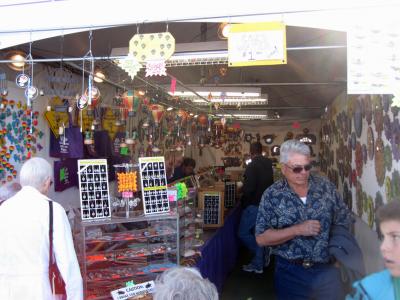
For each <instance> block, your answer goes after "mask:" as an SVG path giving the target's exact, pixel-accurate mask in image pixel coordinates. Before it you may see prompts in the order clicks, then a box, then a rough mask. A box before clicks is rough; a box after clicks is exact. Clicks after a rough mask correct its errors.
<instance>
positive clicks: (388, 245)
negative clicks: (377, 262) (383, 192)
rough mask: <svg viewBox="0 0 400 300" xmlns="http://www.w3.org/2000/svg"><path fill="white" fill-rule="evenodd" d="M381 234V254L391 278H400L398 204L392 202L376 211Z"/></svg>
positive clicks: (399, 215) (399, 209)
mask: <svg viewBox="0 0 400 300" xmlns="http://www.w3.org/2000/svg"><path fill="white" fill-rule="evenodd" d="M377 219H378V224H379V228H380V231H381V233H382V244H381V253H382V256H383V259H384V261H385V266H386V268H387V269H388V270H389V272H390V274H391V275H392V276H393V277H400V202H398V201H393V202H390V203H388V204H386V205H384V206H382V207H381V208H380V209H379V210H378V215H377Z"/></svg>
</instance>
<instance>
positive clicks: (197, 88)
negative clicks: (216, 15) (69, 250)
mask: <svg viewBox="0 0 400 300" xmlns="http://www.w3.org/2000/svg"><path fill="white" fill-rule="evenodd" d="M223 25H226V24H221V23H196V22H190V23H184V22H179V23H178V22H170V23H146V24H140V25H129V26H123V27H114V28H106V29H97V30H93V31H88V32H81V33H75V34H70V35H65V36H60V37H54V38H50V39H46V40H39V41H34V42H31V43H27V44H23V45H19V46H18V47H13V48H10V49H4V50H2V51H1V52H0V55H1V58H0V60H1V61H2V62H3V63H7V64H8V65H10V64H12V63H15V62H16V61H15V57H12V56H11V55H12V54H19V55H22V57H25V58H26V59H25V63H22V66H21V63H20V65H13V66H12V67H13V70H11V69H10V68H7V67H6V66H5V64H2V65H1V71H2V72H1V73H0V74H1V75H2V77H0V79H1V80H2V81H1V82H2V85H1V86H0V89H1V92H2V107H1V109H2V119H1V120H0V121H1V122H2V127H4V128H6V131H5V132H3V131H1V133H2V138H4V139H8V140H10V141H11V140H13V141H14V139H15V142H16V143H19V144H18V146H16V149H15V150H16V151H15V152H14V154H13V155H12V157H11V161H15V162H16V166H17V165H18V162H21V161H24V160H25V159H27V158H29V157H30V156H32V155H36V154H40V151H41V150H42V149H41V148H45V149H46V150H49V153H50V155H49V156H50V157H52V158H55V159H58V160H55V161H54V168H55V191H57V192H63V191H65V190H67V189H74V190H75V191H77V193H76V194H69V196H68V198H69V200H68V202H66V203H64V204H65V206H66V207H69V208H70V216H71V221H72V222H75V226H74V228H75V229H74V231H75V237H76V240H75V244H76V248H77V251H78V254H79V257H80V262H81V265H82V274H83V279H84V286H85V297H86V298H87V299H103V298H107V297H108V296H110V292H111V291H115V290H118V289H119V288H124V285H125V284H126V282H128V281H132V280H133V281H134V282H136V283H138V282H146V281H148V280H152V279H154V277H155V276H154V275H155V274H158V273H159V272H162V271H163V270H165V269H168V268H170V267H171V266H173V265H176V264H184V265H189V266H196V267H198V268H199V269H200V271H201V272H202V275H203V276H205V277H207V278H209V279H210V280H211V281H212V282H213V283H214V284H215V285H216V286H217V289H218V290H219V292H221V291H222V286H223V283H224V281H225V279H226V277H227V276H228V274H229V272H230V271H231V270H232V268H233V267H234V265H235V262H236V259H237V255H238V248H239V242H238V239H237V236H236V233H237V226H238V220H239V217H240V206H239V205H238V199H239V197H240V191H239V190H237V189H236V186H237V182H240V181H241V180H242V174H243V167H245V166H246V162H247V160H248V159H249V157H248V146H249V144H250V143H251V142H254V141H260V142H261V143H262V145H263V152H264V154H266V155H267V156H270V157H272V158H275V160H276V158H277V157H278V155H279V144H280V143H281V142H282V141H283V140H286V139H290V138H298V139H301V140H303V141H305V142H306V143H307V144H309V145H310V146H311V147H315V149H314V151H315V153H318V150H319V149H318V147H319V144H318V143H317V138H316V136H318V134H319V132H318V130H319V127H318V125H319V124H320V119H321V117H322V116H323V115H324V114H325V113H326V108H327V107H328V106H329V105H331V103H332V101H334V100H335V98H336V97H337V96H338V95H339V94H341V93H343V92H344V91H345V88H346V34H345V33H343V32H338V31H330V30H322V29H315V28H303V27H294V26H286V27H285V30H286V32H285V35H284V36H285V41H286V46H287V58H286V56H285V59H284V63H283V64H278V65H261V66H237V67H233V66H230V63H229V57H228V41H227V39H226V37H225V36H223ZM267 46H269V45H267ZM17 51H18V52H17ZM241 51H242V52H243V53H245V52H246V51H247V50H246V49H242V50H241ZM243 55H245V54H243ZM246 55H247V54H246ZM148 57H151V58H153V59H148ZM3 74H4V75H3ZM9 82H15V83H16V84H17V86H18V87H19V88H24V89H25V97H26V99H27V100H28V101H27V103H25V102H23V101H18V100H12V99H11V98H10V97H9V96H11V95H12V96H13V97H15V98H16V97H20V96H19V94H18V93H15V95H14V94H12V90H13V89H15V88H12V87H11V86H10V83H9ZM42 97H45V98H46V99H47V101H42V99H44V98H42ZM12 101H13V102H12ZM14 112H15V117H14ZM39 112H40V113H43V115H44V117H45V118H44V119H45V121H46V122H47V124H48V128H50V129H48V128H45V127H44V126H42V127H41V126H40V122H42V120H40V122H39V119H40V118H38V115H40V113H39ZM19 117H20V118H21V121H19V120H18V118H19ZM9 120H12V122H15V127H16V128H17V127H18V126H19V125H20V122H22V123H24V124H25V125H24V131H23V133H21V132H19V131H18V130H17V132H15V134H13V136H12V137H10V136H9V135H10V134H11V132H12V130H13V129H12V127H9V128H7V126H8V125H7V124H11V123H10V122H9ZM315 122H316V123H315ZM3 123H4V125H3ZM22 123H21V124H22ZM13 124H14V123H13ZM315 124H318V125H317V126H315ZM22 125H23V124H22ZM22 125H21V126H22ZM10 126H11V125H10ZM307 127H308V128H307ZM283 128H285V131H284V132H282V130H283ZM45 129H47V132H48V133H49V134H48V138H47V136H46V138H47V141H43V142H40V141H42V138H43V135H44V131H45ZM293 131H295V133H294V132H293ZM28 136H29V137H28ZM40 143H42V144H44V145H45V147H42V146H40V147H39V145H41V144H40ZM1 145H4V146H6V145H7V147H8V143H6V142H4V143H3V142H2V144H1ZM28 145H29V147H28ZM46 146H47V147H46ZM10 147H11V146H10ZM20 148H21V149H20ZM10 151H11V148H10ZM12 152H13V151H11V152H7V153H10V155H11V154H12ZM14 155H15V156H14ZM183 156H190V157H193V158H195V160H196V161H197V172H196V175H194V176H190V177H186V178H184V179H182V180H179V181H177V182H174V183H173V184H172V185H170V186H168V188H167V179H168V178H170V176H171V172H173V170H174V167H177V166H179V162H180V159H181V158H182V157H183ZM77 161H78V162H77ZM15 169H17V167H15ZM7 170H8V169H7ZM13 170H14V167H13V168H11V167H10V170H9V171H10V174H11V175H8V173H6V172H2V173H1V174H2V178H1V179H2V180H3V181H6V180H8V177H7V176H11V180H12V179H13V178H15V177H16V172H13ZM7 172H8V171H7ZM75 174H78V176H75ZM276 175H277V176H276V178H278V177H279V173H278V172H277V174H276ZM114 179H115V184H113V182H112V181H113V180H114ZM239 185H240V184H239ZM71 195H73V197H71ZM55 197H57V194H55ZM74 197H76V199H73V198H74ZM60 199H61V197H60ZM79 200H80V201H79ZM78 201H79V203H78ZM166 212H167V214H165V213H166ZM168 212H169V213H168ZM73 214H75V215H76V218H74V216H73ZM111 217H112V218H111ZM110 218H111V219H110ZM94 221H95V222H94ZM221 245H223V246H222V247H221Z"/></svg>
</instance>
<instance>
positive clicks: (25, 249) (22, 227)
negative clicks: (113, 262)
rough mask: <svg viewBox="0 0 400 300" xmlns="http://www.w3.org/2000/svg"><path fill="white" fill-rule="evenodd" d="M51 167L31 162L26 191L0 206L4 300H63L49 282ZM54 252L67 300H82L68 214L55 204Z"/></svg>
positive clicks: (0, 293) (0, 291) (0, 294)
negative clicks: (48, 195) (49, 193)
mask: <svg viewBox="0 0 400 300" xmlns="http://www.w3.org/2000/svg"><path fill="white" fill-rule="evenodd" d="M52 172H53V171H52V167H51V165H50V164H49V163H48V162H47V161H46V160H44V159H43V158H38V157H35V158H32V159H29V160H28V161H26V162H25V163H24V164H23V166H22V168H21V171H20V184H21V186H22V189H21V190H20V191H19V192H18V193H17V194H16V195H14V196H13V197H11V198H9V199H7V200H6V201H4V203H3V204H2V205H1V206H0V220H1V222H0V245H1V247H0V299H7V300H14V299H15V300H17V299H18V300H20V299H31V300H34V299H37V300H47V299H58V298H59V297H58V296H56V295H53V294H52V291H51V287H50V281H49V273H48V269H49V201H52V200H51V199H49V198H48V197H47V194H48V192H49V189H50V187H51V185H52ZM53 252H54V257H55V259H56V261H57V266H58V269H59V270H60V273H61V275H62V277H63V279H64V282H65V285H66V288H65V289H66V293H67V299H68V300H80V299H83V290H82V277H81V274H80V270H79V265H78V261H77V258H76V254H75V250H74V245H73V241H72V234H71V228H70V225H69V223H68V219H67V216H66V213H65V210H64V209H63V208H62V206H61V205H60V204H58V203H55V202H53Z"/></svg>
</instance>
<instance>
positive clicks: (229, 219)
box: [196, 206, 241, 293]
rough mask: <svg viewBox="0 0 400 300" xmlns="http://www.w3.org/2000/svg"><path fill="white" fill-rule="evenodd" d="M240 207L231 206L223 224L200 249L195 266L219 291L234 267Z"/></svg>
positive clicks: (237, 243) (237, 248)
mask: <svg viewBox="0 0 400 300" xmlns="http://www.w3.org/2000/svg"><path fill="white" fill-rule="evenodd" d="M240 215H241V207H240V206H236V207H235V208H233V209H232V210H231V211H230V212H229V214H228V215H227V216H226V218H225V222H224V226H222V227H220V228H218V229H217V230H216V231H215V232H214V233H213V234H212V235H211V237H210V238H209V239H208V240H207V241H206V243H205V244H204V245H203V247H202V249H201V255H202V256H201V259H200V260H199V261H198V262H197V264H196V267H197V268H198V269H199V270H200V272H201V275H203V277H205V278H208V279H209V280H210V281H211V282H212V283H214V284H215V286H216V287H217V289H218V292H219V293H221V291H222V287H223V284H224V282H225V280H226V278H227V276H228V274H229V272H230V271H232V269H233V268H234V266H235V264H236V260H237V257H238V252H239V238H238V234H237V233H238V226H239V221H240Z"/></svg>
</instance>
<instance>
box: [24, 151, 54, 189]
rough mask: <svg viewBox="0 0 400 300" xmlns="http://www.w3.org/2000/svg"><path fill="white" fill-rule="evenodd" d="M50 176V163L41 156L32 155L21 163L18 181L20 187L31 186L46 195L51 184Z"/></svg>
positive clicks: (51, 173) (51, 174)
mask: <svg viewBox="0 0 400 300" xmlns="http://www.w3.org/2000/svg"><path fill="white" fill-rule="evenodd" d="M52 177H53V170H52V167H51V165H50V164H49V163H48V162H47V161H46V160H45V159H43V158H40V157H33V158H31V159H29V160H27V161H26V162H25V163H24V164H23V165H22V167H21V171H20V173H19V182H20V184H21V186H22V187H25V186H31V187H33V188H35V189H36V190H38V191H39V192H40V193H42V194H43V195H47V194H48V193H49V190H50V187H51V185H52V184H53V181H52Z"/></svg>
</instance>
